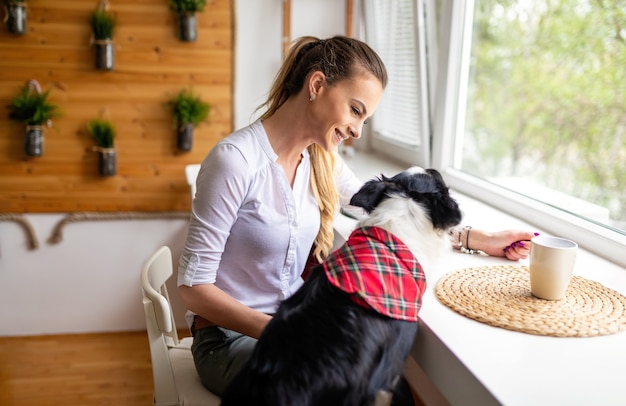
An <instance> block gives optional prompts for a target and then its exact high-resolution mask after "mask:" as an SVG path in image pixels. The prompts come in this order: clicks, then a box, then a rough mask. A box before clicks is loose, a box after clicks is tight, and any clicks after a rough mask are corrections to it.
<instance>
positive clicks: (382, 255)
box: [222, 167, 461, 406]
mask: <svg viewBox="0 0 626 406" xmlns="http://www.w3.org/2000/svg"><path fill="white" fill-rule="evenodd" d="M350 204H351V205H353V206H359V207H362V208H363V209H365V211H366V212H367V213H369V215H368V216H367V217H365V218H363V219H362V220H361V221H359V223H358V225H357V228H356V229H355V231H354V232H353V233H352V235H351V236H350V238H349V239H348V240H347V241H346V243H345V244H344V245H343V246H342V247H340V248H339V249H337V250H336V251H334V252H333V253H332V254H331V255H330V256H329V258H328V259H327V260H326V261H324V263H323V264H321V265H318V266H317V267H315V268H314V269H313V271H312V272H311V276H310V277H309V278H308V279H307V280H306V281H305V283H304V285H303V286H302V287H301V288H300V289H299V290H298V291H297V292H296V293H295V294H294V295H293V296H291V297H290V298H288V299H287V300H285V301H283V302H282V303H281V305H280V307H279V309H278V311H277V312H276V314H275V315H274V317H273V319H272V321H271V322H270V323H269V324H268V326H267V327H266V328H265V330H264V331H263V333H262V335H261V337H260V339H259V341H258V343H257V345H256V347H255V350H254V352H253V354H252V356H251V359H250V360H249V361H248V363H247V364H246V366H245V367H244V369H243V370H242V371H241V372H240V373H239V375H238V376H237V377H236V378H235V379H234V381H233V382H232V383H231V385H230V386H229V387H228V388H227V390H226V391H225V393H224V395H223V397H222V405H223V406H241V405H267V406H281V405H284V406H305V405H306V406H309V405H323V406H331V405H332V406H334V405H342V406H345V405H354V406H357V405H358V406H362V405H373V404H375V403H376V404H377V403H378V401H377V399H382V398H384V397H386V398H389V397H390V396H389V395H388V394H389V393H394V389H395V385H396V383H397V382H398V381H399V379H400V375H401V372H402V368H403V365H404V362H405V360H406V358H407V357H408V355H409V352H410V349H411V346H412V344H413V340H414V338H415V334H416V332H417V323H416V321H417V312H418V311H419V307H420V304H421V297H422V294H423V292H424V289H425V277H424V273H423V271H422V266H424V267H427V266H430V265H431V264H433V263H434V262H435V261H436V259H437V257H439V256H440V255H441V254H442V251H443V250H445V249H450V242H449V237H448V230H449V228H451V227H453V226H456V225H457V224H459V223H460V221H461V211H460V210H459V207H458V205H457V203H456V202H455V201H454V199H452V198H451V197H450V195H449V193H448V188H447V186H446V184H445V183H444V181H443V178H442V177H441V175H440V174H439V172H437V171H436V170H434V169H427V170H424V169H422V168H417V167H414V168H411V169H409V170H407V171H404V172H401V173H399V174H398V175H396V176H394V177H392V178H387V177H385V176H381V177H380V178H379V179H375V180H371V181H369V182H367V183H366V184H365V185H364V186H363V187H362V188H361V190H360V191H359V192H358V193H356V194H355V195H354V196H353V197H352V200H351V202H350ZM418 260H419V262H418ZM384 394H387V395H384ZM381 395H382V396H381Z"/></svg>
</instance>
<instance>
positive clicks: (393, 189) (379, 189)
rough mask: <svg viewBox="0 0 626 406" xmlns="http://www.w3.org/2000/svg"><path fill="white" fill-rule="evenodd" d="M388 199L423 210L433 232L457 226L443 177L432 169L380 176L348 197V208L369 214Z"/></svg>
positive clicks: (453, 203) (455, 209)
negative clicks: (400, 199)
mask: <svg viewBox="0 0 626 406" xmlns="http://www.w3.org/2000/svg"><path fill="white" fill-rule="evenodd" d="M391 197H403V198H409V199H411V200H413V201H414V202H415V203H417V204H418V205H420V206H421V207H422V208H424V209H425V210H426V211H427V212H428V214H429V216H430V220H431V222H432V225H433V227H434V228H435V229H439V230H446V229H448V228H450V227H454V226H456V225H457V224H459V223H460V222H461V218H462V213H461V210H460V209H459V206H458V204H457V202H456V201H455V200H454V199H453V198H452V197H450V193H449V192H448V187H447V186H446V184H445V182H444V180H443V177H442V176H441V174H440V173H439V172H438V171H437V170H435V169H422V168H420V167H417V166H414V167H412V168H409V169H407V170H406V171H404V172H400V173H399V174H397V175H395V176H394V177H392V178H388V177H386V176H384V175H381V176H380V178H377V179H373V180H370V181H368V182H367V183H365V184H364V185H363V187H362V188H361V189H360V190H359V191H358V192H357V193H356V194H355V195H354V196H353V197H352V199H351V200H350V204H351V205H353V206H358V207H362V208H363V209H365V211H366V212H367V213H369V214H371V213H372V212H373V211H374V210H375V209H376V207H378V205H379V204H380V203H381V202H383V201H384V200H386V199H388V198H391Z"/></svg>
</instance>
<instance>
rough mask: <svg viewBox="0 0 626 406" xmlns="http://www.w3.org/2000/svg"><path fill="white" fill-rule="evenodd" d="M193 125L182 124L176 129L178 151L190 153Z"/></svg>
mask: <svg viewBox="0 0 626 406" xmlns="http://www.w3.org/2000/svg"><path fill="white" fill-rule="evenodd" d="M193 129H194V127H193V124H183V125H181V126H179V127H178V134H177V137H176V146H177V147H178V149H179V150H180V151H191V147H192V146H193Z"/></svg>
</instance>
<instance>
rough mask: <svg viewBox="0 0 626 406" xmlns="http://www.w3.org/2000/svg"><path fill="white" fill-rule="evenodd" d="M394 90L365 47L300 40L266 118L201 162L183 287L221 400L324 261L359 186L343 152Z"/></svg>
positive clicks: (196, 344) (199, 359) (197, 350)
mask: <svg viewBox="0 0 626 406" xmlns="http://www.w3.org/2000/svg"><path fill="white" fill-rule="evenodd" d="M386 85H387V72H386V70H385V66H384V64H383V63H382V61H381V60H380V58H379V57H378V55H377V54H376V53H375V52H374V51H373V50H372V49H371V48H370V47H369V46H368V45H367V44H365V43H363V42H361V41H358V40H356V39H351V38H347V37H342V36H336V37H333V38H329V39H322V40H320V39H317V38H313V37H303V38H300V39H299V40H297V41H296V42H295V44H294V46H293V47H292V49H291V51H290V53H289V55H288V57H287V58H286V59H285V61H284V63H283V66H282V67H281V69H280V71H279V72H278V75H277V76H276V79H275V81H274V84H273V86H272V88H271V90H270V93H269V97H268V100H267V102H266V103H265V104H264V107H265V108H266V112H265V113H264V114H263V115H262V117H261V118H260V119H259V120H257V121H256V122H254V123H252V124H251V125H250V126H248V127H245V128H242V129H240V130H238V131H235V132H234V133H233V134H231V135H230V136H228V137H227V138H225V139H224V140H222V141H221V142H219V143H218V144H217V145H216V146H215V147H214V148H213V149H212V150H211V151H210V153H209V154H208V155H207V157H206V158H205V159H204V161H203V163H202V165H201V169H200V172H199V173H198V177H197V182H196V186H197V190H196V195H195V198H194V200H193V209H192V214H191V219H190V224H189V231H188V236H187V240H186V244H185V247H184V250H183V253H182V255H181V258H180V261H179V269H178V285H179V292H180V296H181V298H182V301H183V303H184V304H185V305H186V307H187V309H189V311H188V312H187V321H188V324H189V326H190V328H191V331H192V334H193V336H194V341H193V346H192V352H193V356H194V361H195V364H196V368H197V370H198V373H199V375H200V378H201V380H202V382H203V384H204V385H205V386H206V387H207V388H208V389H209V390H211V391H213V392H214V393H216V394H218V395H220V394H221V393H222V391H223V390H224V389H225V388H226V386H227V385H228V383H229V382H230V381H231V380H232V378H233V377H234V376H235V375H236V373H237V372H238V371H239V369H240V368H241V366H242V365H243V363H244V362H245V361H246V360H247V359H248V358H249V355H250V353H251V351H252V349H253V348H254V345H255V343H256V339H257V338H258V337H259V335H260V334H261V332H262V331H263V329H264V327H265V326H266V325H267V323H268V322H269V320H270V318H271V317H272V316H271V315H272V314H273V313H274V312H275V310H276V308H277V307H278V305H279V303H280V301H282V300H284V299H285V298H287V297H289V296H290V295H292V294H293V293H294V292H295V291H296V290H297V289H298V288H299V287H300V286H301V285H302V272H303V270H304V268H305V264H306V262H307V258H309V256H310V254H312V255H313V257H314V258H316V259H317V260H318V261H321V260H323V259H324V258H325V257H326V256H327V255H328V253H329V250H330V249H331V246H332V241H333V219H334V216H335V215H336V213H337V211H338V209H339V206H340V205H347V204H348V202H349V200H350V197H351V196H352V195H353V194H354V193H356V191H357V190H358V189H359V188H360V187H361V184H362V183H361V181H359V180H358V179H357V177H356V176H355V175H354V174H353V173H352V172H351V171H350V170H349V169H348V168H347V166H346V165H345V164H344V163H343V161H342V160H341V158H340V157H339V156H338V155H336V150H337V146H338V145H339V144H341V143H342V142H343V141H345V140H347V139H349V138H359V137H360V136H361V131H362V129H363V125H364V124H365V123H366V121H367V119H368V118H369V117H370V116H371V115H372V114H373V113H374V111H375V110H376V107H377V106H378V103H379V102H380V98H381V96H382V94H383V90H384V88H385V86H386ZM480 233H482V232H480V231H479V230H473V231H472V234H473V236H474V237H477V236H479V235H481V234H480ZM522 234H523V235H522ZM529 238H530V237H528V236H527V235H526V234H525V233H516V232H513V233H509V234H507V235H506V238H504V236H503V235H500V236H499V238H498V239H497V241H496V240H494V239H491V240H489V239H486V240H484V241H481V244H485V247H487V246H488V247H489V248H491V249H492V251H493V252H496V251H497V252H499V253H500V254H501V255H504V251H502V250H503V249H504V247H505V246H509V245H510V244H511V243H513V242H514V241H518V240H526V239H529ZM494 247H496V248H494ZM497 247H502V248H497ZM515 247H516V248H514V249H512V250H515V252H516V251H517V245H516V246H515ZM473 248H474V249H480V248H481V247H480V246H476V247H473ZM520 249H521V248H520ZM498 250H499V251H498ZM526 254H527V253H525V252H523V250H522V251H521V254H520V255H521V256H524V255H526ZM511 259H515V258H511Z"/></svg>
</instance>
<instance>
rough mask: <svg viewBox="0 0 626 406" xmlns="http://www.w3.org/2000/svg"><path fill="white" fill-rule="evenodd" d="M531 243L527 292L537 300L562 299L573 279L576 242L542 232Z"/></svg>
mask: <svg viewBox="0 0 626 406" xmlns="http://www.w3.org/2000/svg"><path fill="white" fill-rule="evenodd" d="M530 242H531V245H530V261H529V267H528V269H529V271H530V292H531V293H532V294H533V296H536V297H538V298H540V299H546V300H560V299H563V298H564V297H565V292H566V291H567V287H568V286H569V283H570V281H571V280H572V274H573V272H574V262H575V260H576V251H577V250H578V244H576V243H575V242H574V241H571V240H568V239H565V238H559V237H551V236H543V235H540V236H537V237H534V238H532V239H531V240H530Z"/></svg>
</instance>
